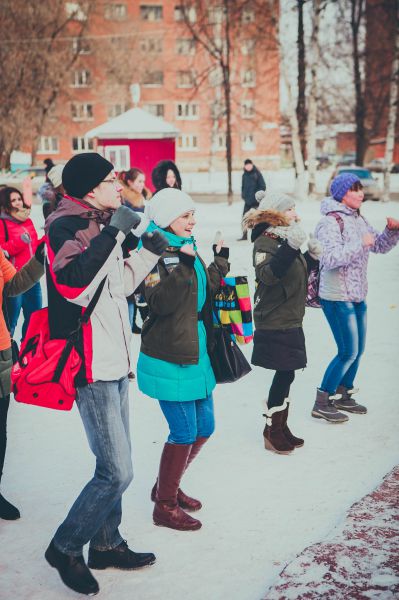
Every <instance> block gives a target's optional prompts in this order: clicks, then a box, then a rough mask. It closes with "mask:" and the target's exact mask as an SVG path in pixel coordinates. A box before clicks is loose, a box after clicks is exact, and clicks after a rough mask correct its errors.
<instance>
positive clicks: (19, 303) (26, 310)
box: [7, 282, 42, 338]
mask: <svg viewBox="0 0 399 600" xmlns="http://www.w3.org/2000/svg"><path fill="white" fill-rule="evenodd" d="M41 307H42V289H41V287H40V283H39V282H37V283H35V285H33V286H32V287H31V288H30V290H28V291H27V292H24V293H23V294H19V296H8V298H7V310H8V318H9V319H10V330H11V336H13V335H14V331H15V329H16V327H17V323H18V319H19V315H20V312H21V308H22V312H23V315H24V324H23V326H22V338H24V337H25V333H26V330H27V328H28V325H29V319H30V317H31V314H32V313H33V312H34V311H35V310H39V309H40V308H41Z"/></svg>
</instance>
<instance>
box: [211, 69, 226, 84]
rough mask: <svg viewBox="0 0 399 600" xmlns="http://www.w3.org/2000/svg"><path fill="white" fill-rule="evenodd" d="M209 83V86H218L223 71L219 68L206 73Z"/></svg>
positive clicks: (221, 80)
mask: <svg viewBox="0 0 399 600" xmlns="http://www.w3.org/2000/svg"><path fill="white" fill-rule="evenodd" d="M208 81H209V85H210V86H211V87H219V86H221V85H222V83H223V73H222V70H221V69H220V68H218V67H217V68H215V69H213V70H212V71H211V72H210V73H209V75H208Z"/></svg>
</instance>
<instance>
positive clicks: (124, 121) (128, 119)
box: [86, 108, 179, 140]
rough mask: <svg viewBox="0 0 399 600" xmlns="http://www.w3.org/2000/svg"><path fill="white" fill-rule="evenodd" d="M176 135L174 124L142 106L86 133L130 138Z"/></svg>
mask: <svg viewBox="0 0 399 600" xmlns="http://www.w3.org/2000/svg"><path fill="white" fill-rule="evenodd" d="M178 135H179V130H178V129H176V127H175V126H174V125H172V124H171V123H168V122H167V121H164V120H163V119H161V118H160V117H155V116H154V115H152V114H151V113H149V112H147V111H146V110H143V109H142V108H131V109H130V110H128V111H126V112H124V113H122V114H121V115H119V116H118V117H115V118H114V119H111V121H107V122H106V123H103V124H102V125H99V126H98V127H95V128H94V129H91V130H90V131H88V132H87V133H86V137H88V138H99V139H108V138H111V139H112V138H117V139H120V138H124V139H130V140H131V139H135V140H140V139H141V140H142V139H161V138H170V137H173V138H175V137H177V136H178Z"/></svg>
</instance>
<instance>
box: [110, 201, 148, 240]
mask: <svg viewBox="0 0 399 600" xmlns="http://www.w3.org/2000/svg"><path fill="white" fill-rule="evenodd" d="M140 221H141V219H140V217H139V216H138V214H137V213H136V212H134V210H132V209H131V208H128V207H127V206H123V204H122V206H120V207H119V208H117V209H116V211H115V212H114V214H113V215H112V217H111V220H110V222H109V224H110V225H111V226H112V227H116V229H119V231H122V232H123V233H124V234H125V235H127V234H128V233H129V231H131V229H133V227H136V226H137V225H138V224H139V223H140Z"/></svg>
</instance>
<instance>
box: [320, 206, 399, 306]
mask: <svg viewBox="0 0 399 600" xmlns="http://www.w3.org/2000/svg"><path fill="white" fill-rule="evenodd" d="M320 210H321V214H322V215H324V216H323V217H322V219H321V220H320V221H319V223H318V224H317V226H316V232H315V235H316V237H317V239H318V240H320V242H321V243H322V245H323V248H324V253H323V256H322V258H321V260H320V287H319V295H320V298H323V299H324V300H337V301H346V302H361V301H362V300H364V299H365V298H366V296H367V263H368V259H369V252H370V251H371V252H376V253H381V254H385V253H386V252H389V250H391V249H392V248H393V247H394V246H395V245H396V244H397V242H398V240H399V231H390V230H389V229H387V228H385V229H384V231H383V232H382V233H378V231H376V230H375V229H374V228H373V227H371V225H370V224H369V223H368V222H367V221H366V219H365V218H364V217H362V216H360V215H359V214H358V213H357V211H356V210H354V209H352V208H349V207H348V206H346V205H345V204H341V203H340V202H337V201H336V200H334V198H332V197H328V198H324V200H322V203H321V208H320ZM332 212H334V213H339V215H340V217H341V218H342V221H343V231H342V233H341V230H340V226H339V223H338V221H337V219H336V218H335V217H334V215H330V216H329V213H332ZM365 233H372V234H374V235H375V237H376V240H375V244H374V246H372V247H371V248H365V247H364V246H363V245H362V238H363V235H364V234H365Z"/></svg>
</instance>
